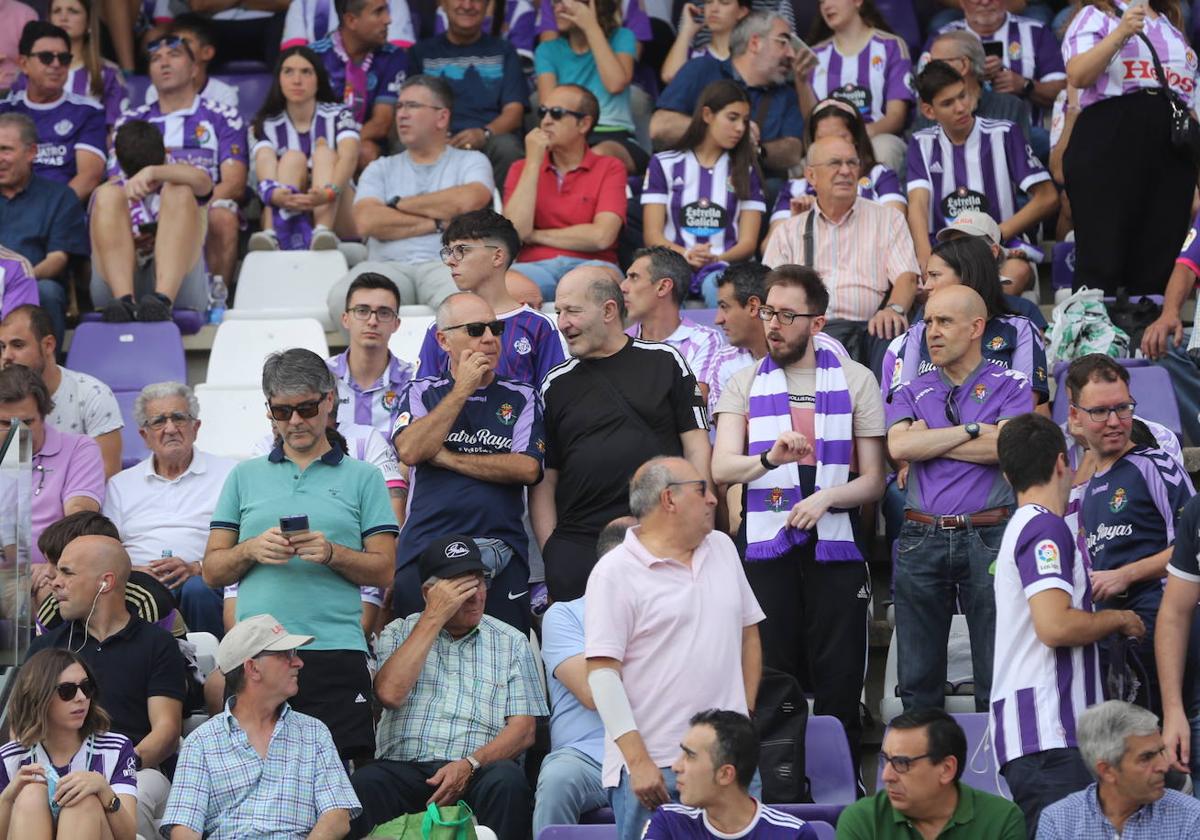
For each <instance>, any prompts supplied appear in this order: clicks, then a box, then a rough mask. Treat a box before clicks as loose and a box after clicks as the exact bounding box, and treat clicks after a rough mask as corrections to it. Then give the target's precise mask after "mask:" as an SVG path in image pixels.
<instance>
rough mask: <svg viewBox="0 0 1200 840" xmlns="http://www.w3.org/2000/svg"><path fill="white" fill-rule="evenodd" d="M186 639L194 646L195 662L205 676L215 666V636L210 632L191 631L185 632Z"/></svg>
mask: <svg viewBox="0 0 1200 840" xmlns="http://www.w3.org/2000/svg"><path fill="white" fill-rule="evenodd" d="M187 640H188V641H189V642H191V643H192V644H193V645H195V646H196V664H197V665H199V666H200V672H201V673H202V674H204V676H206V677H207V676H208V675H209V674H211V673H212V672H213V669H214V668H216V667H217V645H218V644H219V642H218V641H217V637H216V636H214V635H213V634H212V633H204V632H201V631H193V632H190V633H188V634H187Z"/></svg>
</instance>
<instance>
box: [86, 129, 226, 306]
mask: <svg viewBox="0 0 1200 840" xmlns="http://www.w3.org/2000/svg"><path fill="white" fill-rule="evenodd" d="M113 149H114V152H115V154H116V158H117V163H118V164H119V166H120V170H121V172H120V173H119V174H117V175H116V176H114V177H113V178H112V179H111V180H110V181H109V182H108V183H107V184H104V185H102V186H101V187H100V188H99V189H97V190H96V195H95V196H94V198H93V202H92V209H93V214H92V226H91V238H92V252H93V255H94V256H93V260H92V283H91V292H92V301H93V302H94V303H95V304H96V305H97V306H98V307H100V314H101V316H102V317H103V318H104V320H106V321H130V320H133V318H135V317H136V318H137V319H138V320H139V321H167V320H170V319H171V309H172V307H173V306H175V305H178V306H180V307H182V308H187V309H196V310H199V311H201V312H203V311H204V310H205V309H207V304H208V278H207V276H206V274H205V264H204V260H203V259H202V254H201V246H202V244H203V242H204V219H205V217H204V210H203V208H202V206H201V205H202V204H203V203H204V202H206V201H207V200H208V197H209V196H211V195H212V194H213V182H212V178H211V177H210V176H209V175H208V173H207V172H205V171H204V170H203V169H201V168H199V167H197V166H193V165H192V164H191V163H187V162H183V163H168V162H167V160H168V159H167V152H166V148H165V147H164V146H163V138H162V135H161V134H159V130H158V129H157V128H155V126H153V125H152V124H151V123H148V122H144V121H142V120H132V121H129V122H125V123H123V124H122V125H121V126H120V127H119V128H118V129H117V131H116V135H115V136H114V139H113ZM135 299H136V301H137V303H136V305H135V304H134V301H135Z"/></svg>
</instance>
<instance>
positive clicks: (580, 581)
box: [542, 531, 599, 601]
mask: <svg viewBox="0 0 1200 840" xmlns="http://www.w3.org/2000/svg"><path fill="white" fill-rule="evenodd" d="M598 536H599V534H586V535H575V534H563V533H561V532H559V531H555V532H554V533H553V534H551V535H550V539H548V540H546V545H545V546H543V547H542V560H543V561H545V563H546V589H547V591H548V592H549V593H550V600H552V601H571V600H574V599H575V598H581V597H583V593H584V591H585V590H586V589H587V582H588V575H590V574H591V573H592V567H593V566H595V565H596V561H597V560H598V559H599V558H598V557H596V538H597V537H598Z"/></svg>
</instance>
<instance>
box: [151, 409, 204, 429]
mask: <svg viewBox="0 0 1200 840" xmlns="http://www.w3.org/2000/svg"><path fill="white" fill-rule="evenodd" d="M168 420H170V421H171V422H172V423H174V424H175V425H176V426H182V425H183V424H184V423H190V422H191V420H192V415H190V414H187V413H186V412H183V411H172V412H171V413H170V414H160V415H158V416H157V417H151V418H150V419H149V420H147V421H146V422H145V423H143V424H142V426H143V428H146V429H154V430H155V431H158V430H160V429H165V428H166V427H167V421H168Z"/></svg>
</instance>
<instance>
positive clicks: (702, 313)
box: [682, 309, 717, 327]
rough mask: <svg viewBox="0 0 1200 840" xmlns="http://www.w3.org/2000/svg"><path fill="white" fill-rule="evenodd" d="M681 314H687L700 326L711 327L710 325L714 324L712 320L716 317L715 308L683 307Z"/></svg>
mask: <svg viewBox="0 0 1200 840" xmlns="http://www.w3.org/2000/svg"><path fill="white" fill-rule="evenodd" d="M682 314H683V315H686V316H688V317H689V318H691V319H692V320H693V321H695V322H696V323H697V324H699V325H700V326H702V327H712V326H715V324H713V320H714V319H715V318H716V317H717V310H715V309H684V310H683V311H682Z"/></svg>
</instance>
